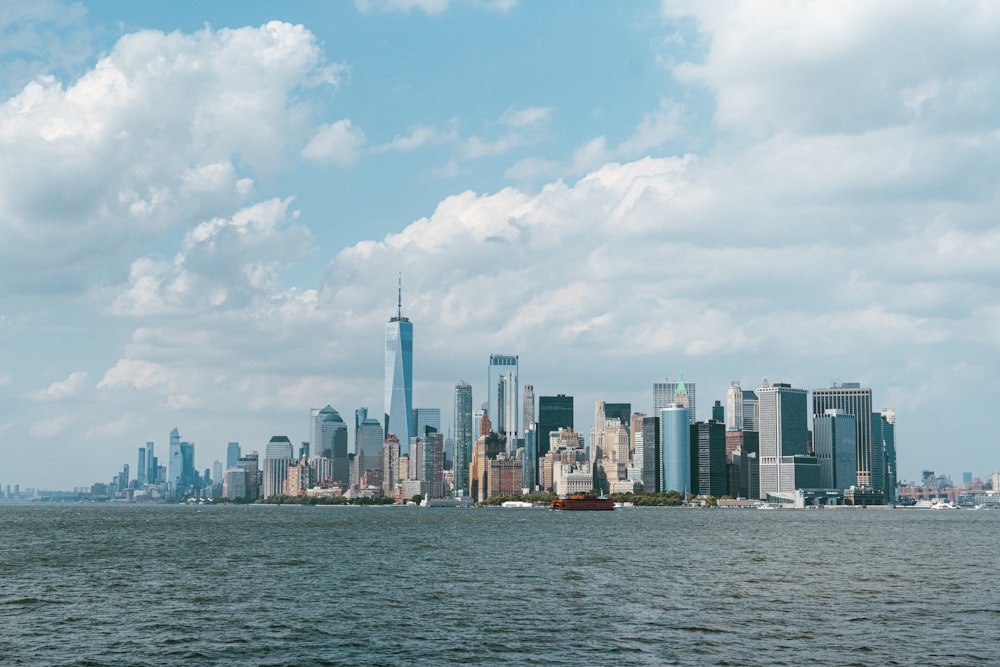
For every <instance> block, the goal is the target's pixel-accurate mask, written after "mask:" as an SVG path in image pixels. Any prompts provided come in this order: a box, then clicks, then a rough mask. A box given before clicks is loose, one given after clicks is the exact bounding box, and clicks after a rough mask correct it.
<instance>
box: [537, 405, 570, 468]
mask: <svg viewBox="0 0 1000 667" xmlns="http://www.w3.org/2000/svg"><path fill="white" fill-rule="evenodd" d="M561 428H566V429H572V428H573V397H572V396H567V395H566V394H557V395H555V396H539V397H538V456H539V458H541V457H543V456H545V455H546V454H547V453H548V451H549V438H550V436H551V434H553V433H557V432H558V431H559V429H561Z"/></svg>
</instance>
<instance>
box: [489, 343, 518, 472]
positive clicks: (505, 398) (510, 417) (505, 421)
mask: <svg viewBox="0 0 1000 667" xmlns="http://www.w3.org/2000/svg"><path fill="white" fill-rule="evenodd" d="M487 382H488V385H487V389H488V391H489V415H490V419H491V420H492V422H493V429H494V430H495V431H496V432H497V433H499V434H500V437H501V439H503V440H504V442H505V449H506V450H507V452H508V453H510V452H513V451H514V441H515V440H516V439H517V436H518V431H519V430H520V429H519V421H518V410H517V402H518V392H517V356H516V355H510V354H491V355H490V365H489V371H488V377H487Z"/></svg>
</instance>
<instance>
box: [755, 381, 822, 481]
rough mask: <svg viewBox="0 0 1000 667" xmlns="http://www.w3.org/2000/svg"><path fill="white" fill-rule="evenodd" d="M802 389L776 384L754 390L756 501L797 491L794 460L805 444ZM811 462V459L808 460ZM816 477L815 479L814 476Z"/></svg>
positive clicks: (804, 405)
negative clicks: (757, 454)
mask: <svg viewBox="0 0 1000 667" xmlns="http://www.w3.org/2000/svg"><path fill="white" fill-rule="evenodd" d="M807 394H808V392H807V391H806V390H805V389H793V388H792V386H791V385H789V384H784V383H780V382H776V383H775V384H773V385H768V384H766V382H765V385H764V386H763V387H761V388H760V389H758V390H757V398H758V400H759V403H760V440H759V442H760V464H759V466H760V497H761V498H762V499H765V498H767V494H768V493H787V492H791V491H794V490H795V489H796V488H798V487H797V485H796V480H795V475H796V462H795V460H794V457H796V456H806V454H807V451H806V449H807V446H808V441H809V421H808V416H807V412H806V411H807V400H806V396H807ZM810 458H811V457H810ZM817 477H818V475H817Z"/></svg>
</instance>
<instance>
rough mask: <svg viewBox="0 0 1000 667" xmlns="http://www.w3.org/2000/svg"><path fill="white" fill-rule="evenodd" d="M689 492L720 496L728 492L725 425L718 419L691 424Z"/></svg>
mask: <svg viewBox="0 0 1000 667" xmlns="http://www.w3.org/2000/svg"><path fill="white" fill-rule="evenodd" d="M690 428H691V493H694V494H696V495H707V496H715V497H716V498H718V497H719V496H724V495H726V493H727V492H728V491H729V489H728V486H729V478H728V476H727V473H726V425H725V423H724V422H723V421H722V420H718V421H716V420H712V421H710V422H695V423H694V424H692V425H691V427H690Z"/></svg>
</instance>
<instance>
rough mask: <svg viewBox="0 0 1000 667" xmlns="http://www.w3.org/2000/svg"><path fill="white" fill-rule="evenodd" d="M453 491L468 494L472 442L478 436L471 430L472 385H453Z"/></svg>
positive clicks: (462, 383) (464, 383) (461, 383)
mask: <svg viewBox="0 0 1000 667" xmlns="http://www.w3.org/2000/svg"><path fill="white" fill-rule="evenodd" d="M454 414H455V491H456V492H458V491H461V492H462V494H463V495H469V464H470V463H471V462H472V443H473V442H474V441H475V440H476V439H477V438H478V437H479V434H478V433H473V431H472V385H470V384H469V383H467V382H459V383H458V384H456V385H455V412H454Z"/></svg>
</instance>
